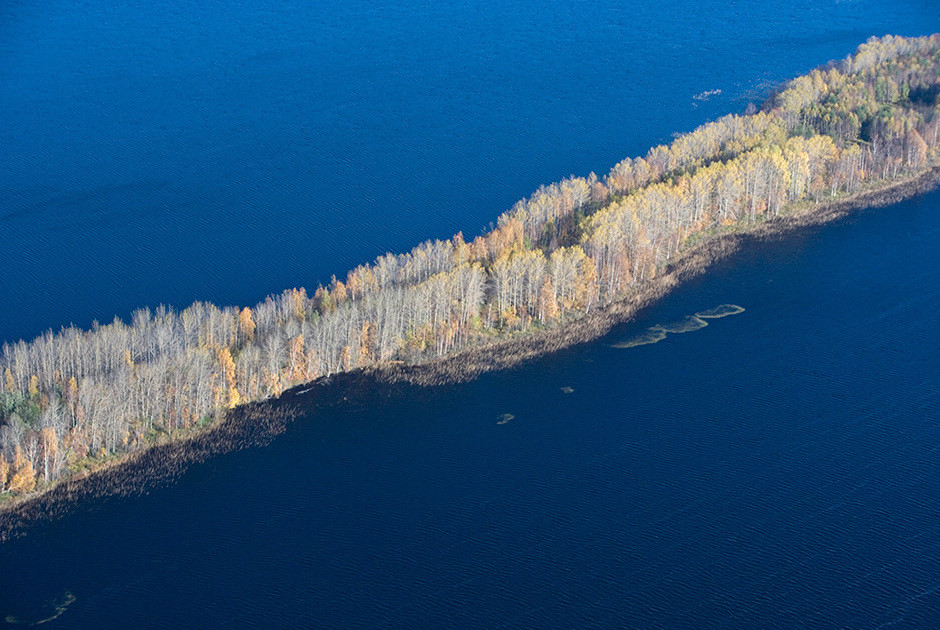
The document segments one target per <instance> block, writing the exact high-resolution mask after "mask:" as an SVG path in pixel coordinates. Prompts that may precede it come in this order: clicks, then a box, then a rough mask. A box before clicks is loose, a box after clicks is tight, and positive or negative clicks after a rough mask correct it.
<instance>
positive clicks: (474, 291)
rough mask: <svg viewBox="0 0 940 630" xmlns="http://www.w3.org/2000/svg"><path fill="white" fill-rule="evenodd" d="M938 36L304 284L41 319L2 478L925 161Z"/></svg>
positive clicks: (1, 369) (15, 392)
mask: <svg viewBox="0 0 940 630" xmlns="http://www.w3.org/2000/svg"><path fill="white" fill-rule="evenodd" d="M938 94H940V35H932V36H929V37H921V38H904V37H894V36H886V37H883V38H880V39H877V38H873V39H871V40H869V41H868V42H866V43H865V44H863V45H862V46H860V47H859V49H858V50H857V51H856V53H855V54H854V55H853V56H851V57H848V58H847V59H845V60H842V61H839V62H831V63H829V64H828V65H826V66H824V67H821V68H818V69H816V70H813V71H812V72H810V73H809V74H807V75H805V76H801V77H799V78H797V79H794V80H793V81H791V82H789V83H788V84H786V85H785V86H783V87H782V88H781V89H780V90H779V91H778V92H777V93H776V94H775V95H774V96H772V97H771V98H770V99H768V101H767V102H766V103H765V104H764V105H763V107H762V108H761V110H760V111H757V112H754V113H749V114H745V115H729V116H725V117H723V118H721V119H719V120H717V121H715V122H711V123H708V124H706V125H703V126H702V127H699V128H698V129H696V130H694V131H692V132H691V133H688V134H685V135H682V136H679V137H677V138H676V139H675V141H673V142H672V143H671V144H669V145H664V146H658V147H655V148H653V149H651V150H650V151H649V152H648V153H647V154H646V155H645V156H643V157H637V158H633V159H626V160H623V161H622V162H620V163H618V164H617V165H615V166H614V167H613V169H611V171H610V173H608V174H607V175H606V176H604V177H597V176H596V175H594V174H591V175H590V176H588V177H569V178H567V179H564V180H562V181H561V182H558V183H555V184H551V185H550V186H543V187H541V188H540V189H539V190H537V191H536V192H535V193H534V194H532V195H531V196H530V197H528V198H527V199H524V200H521V201H519V202H518V203H517V204H516V205H515V206H514V207H513V208H512V209H510V210H509V211H507V212H505V213H504V214H503V215H501V216H500V217H499V219H498V221H497V223H496V227H495V228H494V229H492V230H490V231H489V232H487V233H485V234H482V235H480V236H478V237H476V238H474V239H472V240H469V241H468V240H465V239H464V237H463V236H462V235H461V234H457V235H456V236H454V237H453V238H452V239H450V240H446V241H440V240H434V241H428V242H425V243H422V244H421V245H419V246H417V247H415V248H414V249H412V250H411V251H410V252H408V253H405V254H386V255H385V256H380V257H379V258H378V259H376V260H375V261H374V262H373V263H371V264H364V265H361V266H359V267H357V268H355V269H353V270H352V271H350V272H349V273H348V274H347V276H346V278H345V279H343V280H340V279H337V278H333V279H332V280H331V281H330V282H329V283H328V284H327V285H325V286H319V287H317V288H316V290H315V291H313V294H312V295H309V294H308V293H307V292H306V291H305V290H304V289H302V288H301V289H290V290H287V291H284V292H283V293H281V294H279V295H275V296H271V297H269V298H267V299H266V300H265V301H264V302H261V303H260V304H257V305H255V306H253V307H244V308H235V307H225V308H219V307H217V306H215V305H212V304H207V303H203V302H198V303H196V304H193V305H192V306H190V307H188V308H186V309H185V310H182V311H180V312H176V311H174V310H172V309H170V308H166V307H161V308H158V309H156V310H155V311H151V310H149V309H142V310H138V311H136V312H135V313H134V314H133V316H132V319H131V322H130V323H125V322H123V321H121V320H119V319H115V320H114V322H113V323H111V324H108V325H104V326H99V325H96V326H94V327H93V328H92V329H91V330H80V329H77V328H74V327H70V328H65V329H63V330H61V331H60V332H57V333H53V332H52V331H49V332H47V333H46V334H44V335H42V336H41V337H39V338H37V339H35V340H33V341H32V342H25V341H20V342H18V343H15V344H5V345H4V346H3V349H2V353H0V373H2V381H0V390H2V393H0V496H5V497H9V496H11V495H22V494H26V493H29V492H32V491H34V490H36V489H41V488H43V487H47V486H49V485H50V484H52V483H54V482H55V480H56V479H58V478H61V477H64V476H68V475H70V474H73V473H75V472H78V471H81V470H84V469H87V468H90V467H95V466H97V465H100V464H101V463H103V462H105V461H108V460H109V459H114V458H116V457H121V456H124V455H126V454H128V453H132V452H135V451H138V450H140V449H142V448H145V447H147V446H148V445H151V444H153V443H155V442H159V441H160V440H162V439H165V438H167V437H168V436H169V437H172V436H175V435H180V434H182V433H187V434H192V432H194V431H197V430H200V427H202V426H205V425H209V424H212V423H213V421H214V419H215V418H217V417H219V416H220V415H221V414H223V413H224V412H225V411H226V410H228V409H231V408H233V407H236V406H238V405H240V404H242V403H244V402H247V401H257V400H262V399H265V398H269V397H276V396H279V395H280V394H281V393H282V392H283V391H284V390H285V389H287V388H289V387H291V386H293V385H296V384H300V383H305V382H308V381H312V380H314V379H316V378H318V377H320V376H323V375H329V374H333V373H337V372H346V371H350V370H354V369H356V368H360V367H375V366H383V365H389V364H390V363H391V362H393V361H401V362H404V363H405V364H416V363H422V362H425V361H428V360H429V359H432V358H438V357H444V356H448V355H451V354H453V353H455V352H457V351H460V350H464V349H467V348H470V347H475V346H479V345H481V344H485V343H487V342H492V341H494V340H501V339H506V338H509V337H512V336H514V335H516V334H518V333H522V332H531V331H534V330H539V329H552V328H555V327H560V326H566V325H571V324H572V322H574V321H575V320H579V319H581V318H583V317H584V316H585V315H589V314H590V313H592V312H593V311H595V310H596V309H598V308H601V307H607V306H609V305H611V304H614V303H616V302H618V301H619V300H622V299H624V297H626V296H629V295H633V294H635V293H636V291H637V288H638V287H642V286H644V284H645V283H649V282H653V281H655V279H656V277H657V275H658V274H660V273H662V270H663V269H665V268H666V266H667V265H668V264H669V263H670V262H672V261H675V260H676V257H677V255H678V254H679V253H680V251H681V250H682V249H683V248H684V247H685V246H686V245H687V244H688V243H690V242H691V241H690V239H696V240H698V239H702V238H707V237H708V235H710V234H712V233H715V232H718V231H721V230H722V229H729V227H730V226H739V225H753V224H755V223H757V222H761V221H765V220H767V219H770V218H774V217H779V216H780V215H781V214H782V213H784V212H786V211H787V210H788V209H790V208H794V207H799V206H805V205H806V204H810V205H812V204H816V203H819V202H822V201H829V200H832V199H835V198H839V197H841V196H846V195H852V194H855V193H858V192H859V191H862V190H865V189H869V188H877V187H879V186H883V185H885V183H887V182H892V181H896V180H898V179H899V178H907V177H910V176H912V175H914V174H917V173H921V172H923V171H925V170H926V169H928V168H930V167H932V166H934V165H936V164H938V163H940V100H938Z"/></svg>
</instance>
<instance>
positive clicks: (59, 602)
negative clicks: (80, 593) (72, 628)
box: [4, 591, 75, 627]
mask: <svg viewBox="0 0 940 630" xmlns="http://www.w3.org/2000/svg"><path fill="white" fill-rule="evenodd" d="M74 601H75V596H74V595H72V592H71V591H65V592H64V593H63V594H62V595H61V597H57V598H56V599H54V600H52V601H51V602H49V604H48V606H49V608H48V610H49V611H50V612H51V613H52V615H50V616H49V617H44V618H42V619H38V620H36V621H29V620H27V619H23V618H21V617H15V616H13V615H7V616H6V618H5V619H4V621H6V622H7V623H8V624H11V625H16V626H29V627H33V626H40V625H42V624H44V623H47V622H49V621H52V620H53V619H58V618H59V616H61V615H62V613H64V612H65V611H66V610H68V607H69V606H71V605H72V603H73V602H74Z"/></svg>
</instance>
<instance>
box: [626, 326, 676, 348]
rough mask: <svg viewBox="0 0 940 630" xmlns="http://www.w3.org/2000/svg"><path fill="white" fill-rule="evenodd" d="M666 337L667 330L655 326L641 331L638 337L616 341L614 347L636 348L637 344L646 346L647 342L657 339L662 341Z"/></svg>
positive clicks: (653, 341)
mask: <svg viewBox="0 0 940 630" xmlns="http://www.w3.org/2000/svg"><path fill="white" fill-rule="evenodd" d="M665 338H666V331H665V330H662V329H661V328H656V327H653V328H650V329H649V330H647V331H646V332H643V333H640V334H639V335H637V336H636V337H631V338H630V339H627V340H626V341H621V342H620V343H615V344H614V348H635V347H636V346H645V345H647V344H651V343H656V342H657V341H662V340H663V339H665Z"/></svg>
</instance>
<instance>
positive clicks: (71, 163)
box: [0, 0, 940, 628]
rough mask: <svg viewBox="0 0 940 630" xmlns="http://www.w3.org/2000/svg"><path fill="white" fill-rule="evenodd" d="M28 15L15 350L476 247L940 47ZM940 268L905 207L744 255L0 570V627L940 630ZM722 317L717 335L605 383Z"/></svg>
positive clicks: (326, 421)
mask: <svg viewBox="0 0 940 630" xmlns="http://www.w3.org/2000/svg"><path fill="white" fill-rule="evenodd" d="M38 4H40V3H23V2H18V3H6V4H4V5H3V6H0V83H2V84H3V85H4V86H5V89H3V90H0V112H2V114H0V120H2V121H3V123H4V124H3V125H2V126H0V169H2V170H0V172H3V173H5V176H4V177H3V178H2V179H0V204H2V205H0V234H2V236H3V237H2V238H0V287H2V292H0V295H2V299H0V338H2V339H8V340H9V339H15V338H18V337H21V336H25V337H29V336H32V335H35V334H37V333H38V332H41V331H42V330H43V329H45V328H47V327H50V326H53V327H57V326H59V325H62V324H65V323H68V322H69V321H74V322H75V323H77V324H82V325H86V324H88V323H90V322H91V321H92V320H93V319H96V318H97V319H100V320H103V321H104V320H109V319H110V318H111V317H113V315H114V314H115V313H117V314H121V315H126V314H127V313H129V312H130V311H131V310H132V309H133V308H136V307H138V306H142V305H147V304H150V305H155V304H158V303H160V302H165V303H171V304H174V305H176V306H185V305H186V304H188V303H189V302H190V301H192V300H193V299H211V300H213V301H217V302H221V303H241V304H244V303H250V302H254V301H255V300H258V299H260V298H262V297H263V296H264V295H265V294H266V293H268V292H271V291H275V290H279V289H282V288H285V287H289V286H293V285H296V284H307V285H310V284H311V283H314V282H316V281H317V280H318V279H321V280H325V279H327V278H328V276H329V275H330V274H332V273H340V272H343V271H345V270H346V269H347V268H348V267H350V266H352V265H354V264H356V263H359V262H362V261H364V260H366V259H368V258H370V257H372V256H374V255H376V254H379V253H382V252H384V251H385V250H386V249H391V250H402V249H406V248H407V247H409V246H410V245H412V244H414V243H416V242H418V241H419V240H421V239H423V238H426V237H435V236H437V237H443V236H447V235H449V234H451V233H452V232H454V231H456V230H460V229H462V230H464V231H465V233H468V234H475V233H477V232H478V231H479V229H480V228H482V227H483V225H485V224H486V223H487V222H489V221H490V220H492V219H493V218H494V217H495V215H496V213H498V212H499V211H500V210H502V209H504V208H505V207H507V206H509V205H510V204H511V203H512V202H513V201H514V200H515V199H517V198H518V197H520V196H522V195H525V194H527V193H528V192H530V191H531V190H532V189H533V188H534V187H536V186H537V185H538V184H540V183H545V182H549V181H552V180H555V179H558V178H559V177H562V176H564V175H567V174H569V173H577V174H583V173H585V172H587V171H590V170H592V169H593V170H597V171H599V172H601V171H605V170H606V169H607V168H608V167H609V166H610V165H611V164H612V163H613V162H615V161H616V160H617V159H619V158H620V157H623V156H625V155H629V154H636V153H641V152H643V151H645V149H646V148H647V147H649V146H650V145H651V144H654V143H656V142H660V141H665V140H668V138H669V134H670V133H671V132H673V131H682V130H688V129H691V128H692V127H694V126H695V125H697V124H699V123H701V122H703V121H705V120H707V119H710V118H714V117H715V116H718V115H720V114H723V113H727V112H730V111H740V110H743V108H744V106H745V105H746V103H747V102H748V101H749V100H750V99H752V98H757V96H758V95H759V94H760V93H761V91H762V90H764V89H766V86H767V85H768V84H771V83H773V82H775V81H778V80H781V79H784V78H786V77H789V76H792V75H794V74H797V73H800V72H803V71H805V70H807V69H808V68H810V67H812V66H814V65H816V64H818V63H821V62H823V61H825V60H826V59H829V58H832V57H839V56H843V55H844V54H847V53H848V52H849V51H850V50H851V49H852V48H853V47H854V46H855V45H856V44H857V43H859V42H860V41H862V40H864V39H865V38H866V37H868V36H869V35H872V34H883V33H885V32H896V33H901V34H911V35H914V34H923V33H927V32H931V31H935V30H940V28H938V26H940V19H938V18H940V16H938V11H937V9H936V6H935V5H934V4H933V3H931V2H906V3H900V2H897V3H895V2H890V3H889V2H876V1H874V0H867V1H863V0H859V1H856V2H833V3H820V2H808V1H807V2H795V3H792V2H791V3H786V4H784V3H750V2H747V3H727V2H724V3H702V2H695V3H693V2H666V3H658V4H656V6H655V8H654V7H651V6H648V5H647V4H643V5H641V6H627V5H624V4H622V3H604V2H601V3H596V2H595V3H567V4H562V3H547V4H546V3H543V4H541V5H538V6H536V5H531V4H527V3H501V4H499V5H496V4H491V3H482V2H481V3H414V4H413V5H401V4H400V5H398V6H397V7H396V8H389V7H384V6H381V5H379V4H377V3H376V4H368V3H358V2H356V3H346V4H341V5H339V6H332V7H331V6H319V5H317V4H312V3H311V4H310V5H302V4H301V3H294V4H293V5H291V6H290V7H289V8H288V7H286V6H285V5H282V4H276V3H270V4H269V5H265V4H264V3H261V2H252V3H245V4H244V5H240V4H239V3H221V2H220V3H211V2H207V3H197V4H198V5H199V6H196V7H193V6H190V5H184V4H183V3H177V2H168V3H163V4H161V5H160V6H159V7H156V6H154V7H150V6H147V5H145V4H142V3H108V6H99V5H104V4H105V3H94V4H93V5H92V6H86V7H83V10H84V11H85V13H84V14H77V13H76V12H75V11H74V7H75V5H74V4H67V3H64V2H57V1H55V0H52V1H50V2H43V3H41V5H42V6H41V7H37V6H33V5H38ZM709 89H722V94H721V95H720V96H718V97H714V98H713V99H711V100H709V101H707V102H705V103H697V102H696V101H693V100H692V96H693V95H694V94H697V93H699V92H702V91H704V90H709ZM696 104H697V105H698V106H697V107H696ZM938 252H940V193H933V194H929V195H926V196H924V197H921V198H919V199H915V200H911V201H908V202H905V203H902V204H899V205H897V206H894V207H891V208H885V209H879V210H872V211H867V212H862V213H859V214H857V215H854V216H852V217H850V218H848V219H846V220H843V221H840V222H838V223H835V224H832V225H828V226H825V227H822V228H814V229H808V230H803V231H801V232H799V233H796V234H792V235H789V236H787V237H786V238H783V239H781V240H779V241H776V242H771V243H760V244H755V246H754V247H749V248H747V249H746V250H745V251H742V252H740V253H739V254H738V255H736V256H735V257H734V258H733V259H731V260H728V261H725V262H723V263H721V264H720V265H717V266H716V267H715V268H714V269H713V270H711V271H710V272H709V273H708V274H707V275H705V276H703V277H702V278H700V279H698V280H696V281H694V282H692V283H689V284H688V285H686V286H685V287H683V288H682V289H680V290H679V291H677V292H676V293H674V294H672V295H670V296H669V297H667V298H666V299H665V300H663V301H662V302H661V303H660V304H658V305H656V306H655V307H653V308H651V309H648V310H647V311H645V312H644V313H642V314H641V316H640V317H639V318H638V320H637V321H636V322H634V323H631V324H628V325H624V326H621V327H619V328H618V329H617V330H615V331H613V332H612V333H611V334H610V335H608V336H607V337H606V338H604V339H602V340H599V341H598V342H596V343H592V344H587V345H584V346H580V347H577V348H573V349H570V350H567V351H563V352H559V353H557V354H555V355H552V356H549V357H545V358H543V359H540V360H538V361H535V362H532V363H529V364H527V365H525V366H522V367H520V368H518V369H515V370H511V371H507V372H502V373H499V374H492V375H487V376H484V377H483V378H481V379H479V380H477V381H475V382H473V383H468V384H463V385H455V386H446V387H440V388H432V389H418V388H414V389H395V390H384V389H382V390H376V391H374V392H361V393H360V394H359V395H358V396H356V395H353V396H351V399H350V401H349V402H348V404H346V405H342V406H340V407H337V408H331V409H328V410H324V411H323V412H322V413H317V414H313V415H311V416H310V417H306V418H301V419H299V420H298V421H297V422H295V423H294V424H292V425H291V427H290V428H289V430H288V431H287V433H285V434H284V435H282V436H280V437H279V438H278V439H276V440H275V441H274V442H273V443H272V444H271V445H270V446H267V447H264V448H254V449H250V450H246V451H242V452H238V453H232V454H228V455H224V456H220V457H217V458H215V459H213V460H211V461H209V462H206V463H203V464H200V465H197V466H194V467H193V468H192V469H191V470H190V471H189V472H188V473H187V474H186V475H184V476H183V477H182V478H181V479H180V480H179V481H178V482H177V483H175V484H173V485H171V486H169V487H166V488H162V489H159V490H156V491H154V492H152V493H151V494H149V495H147V496H144V497H138V498H125V499H109V500H97V501H93V502H89V503H87V504H85V505H83V506H81V507H80V508H79V509H77V510H76V511H75V512H74V513H73V514H71V515H69V516H68V517H66V518H64V519H62V520H60V521H57V522H54V523H51V524H46V525H43V526H41V527H39V528H37V529H34V530H32V531H31V532H30V533H29V535H28V536H26V537H25V538H22V539H18V540H14V541H12V542H7V543H4V544H3V545H0V568H2V570H0V574H2V577H0V586H2V587H0V619H3V618H4V617H6V616H7V615H9V616H10V617H8V618H7V619H8V621H13V620H14V619H15V620H18V621H20V622H24V623H31V622H36V621H39V620H43V619H48V618H50V617H52V616H54V615H55V614H57V610H56V606H57V605H58V606H60V609H61V610H60V611H58V612H61V614H60V616H58V617H57V618H55V619H54V620H52V621H49V622H47V623H46V624H44V627H46V626H47V627H62V628H129V627H134V628H178V627H205V628H225V627H230V628H235V627H257V628H294V627H336V628H340V627H342V628H349V627H387V628H410V627H485V628H497V627H507V628H529V627H644V628H647V627H649V628H703V627H708V628H755V627H779V628H793V627H822V628H885V627H890V628H935V627H940V423H938V422H937V420H938V418H940V393H938V392H940V387H938V385H940V367H938V361H937V356H938V352H940V337H938V335H937V333H936V322H937V321H940V297H938V294H937V286H940V253H938ZM720 304H737V305H740V306H742V307H744V309H745V310H744V312H742V313H740V314H737V315H731V316H728V317H725V318H721V319H709V320H707V321H708V326H706V327H704V328H701V329H699V330H695V331H691V332H688V333H685V334H671V335H669V336H667V337H666V338H665V339H664V340H662V341H660V342H658V343H655V344H649V345H643V346H637V347H634V348H629V349H621V348H614V347H612V346H613V345H614V344H617V343H619V342H622V341H625V340H628V339H631V338H633V337H635V336H636V335H637V334H640V333H642V332H644V331H646V330H648V329H649V328H650V327H652V326H655V325H657V324H664V323H669V322H676V321H679V320H682V319H683V318H684V317H687V316H689V315H692V314H694V313H696V312H701V311H703V310H706V309H710V308H713V307H716V306H718V305H720ZM562 388H570V389H571V391H570V392H567V393H566V391H565V390H563V389H562ZM504 414H511V415H512V416H513V417H512V418H511V419H510V420H509V421H508V422H505V423H502V424H500V422H501V421H502V420H503V418H504ZM67 594H71V596H72V597H73V598H74V601H71V598H70V597H67ZM69 602H70V603H69ZM66 604H67V605H66Z"/></svg>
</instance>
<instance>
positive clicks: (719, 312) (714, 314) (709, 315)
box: [695, 304, 744, 319]
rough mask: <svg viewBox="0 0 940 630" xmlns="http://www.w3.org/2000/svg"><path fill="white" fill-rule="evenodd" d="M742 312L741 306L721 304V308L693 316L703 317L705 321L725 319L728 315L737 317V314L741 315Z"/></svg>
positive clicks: (717, 307)
mask: <svg viewBox="0 0 940 630" xmlns="http://www.w3.org/2000/svg"><path fill="white" fill-rule="evenodd" d="M743 312H744V307H743V306H738V305H737V304H722V305H721V306H716V307H715V308H710V309H708V310H707V311H702V312H701V313H696V314H695V316H696V317H704V318H706V319H718V318H719V317H727V316H728V315H737V314H738V313H743Z"/></svg>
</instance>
